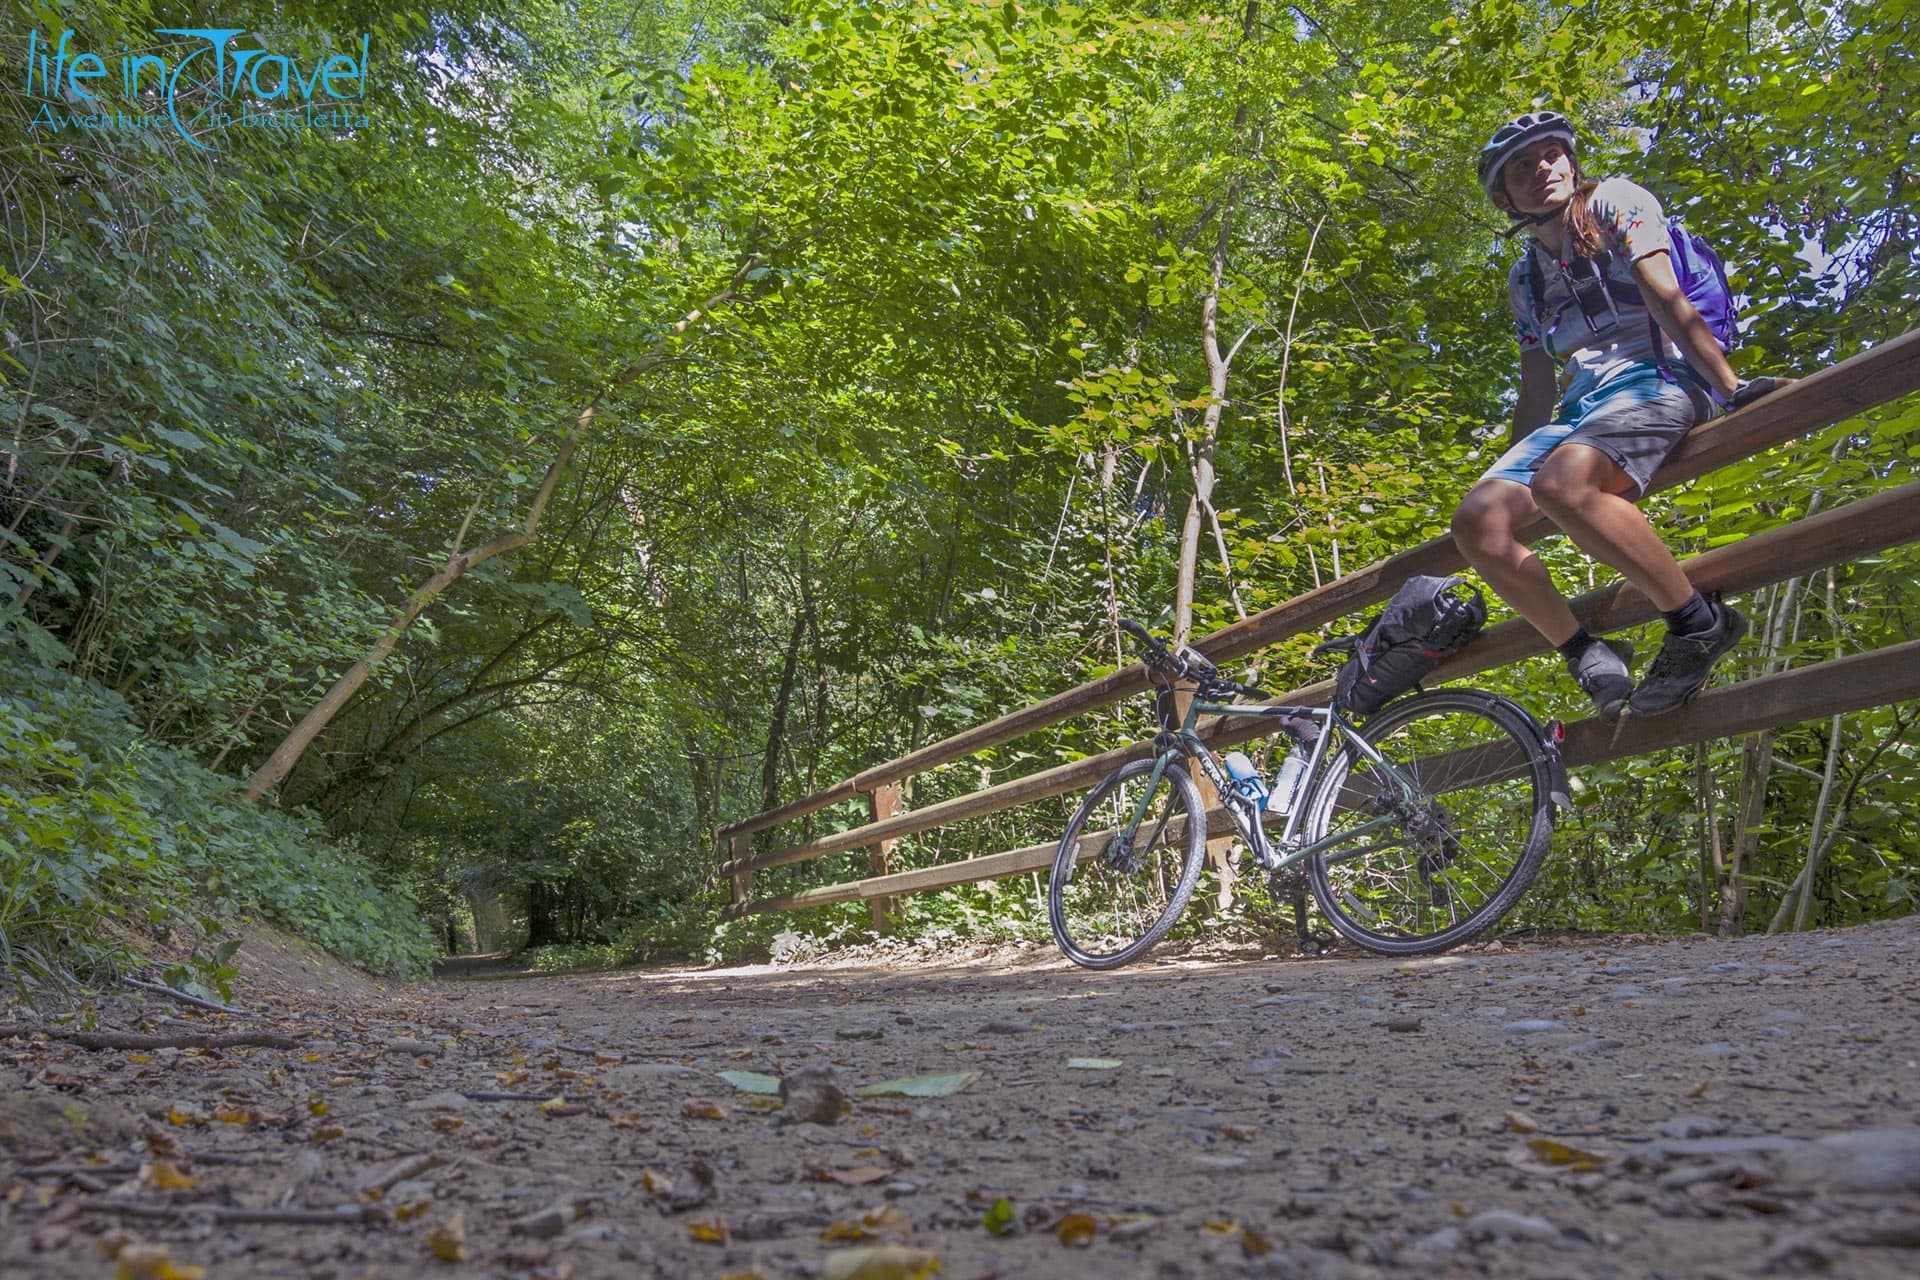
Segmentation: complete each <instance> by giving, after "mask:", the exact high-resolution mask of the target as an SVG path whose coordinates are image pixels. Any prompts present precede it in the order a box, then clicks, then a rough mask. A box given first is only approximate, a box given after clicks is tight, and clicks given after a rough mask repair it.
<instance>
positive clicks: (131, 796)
mask: <svg viewBox="0 0 1920 1280" xmlns="http://www.w3.org/2000/svg"><path fill="white" fill-rule="evenodd" d="M209 906H210V907H211V908H212V909H213V910H214V912H215V913H216V914H220V915H225V914H230V913H233V912H236V911H242V910H254V911H258V912H259V913H260V914H261V915H263V916H265V917H266V918H268V919H270V920H272V921H274V922H275V923H277V924H279V925H282V926H284V927H286V928H288V929H290V930H292V931H293V932H295V933H298V934H300V935H302V936H304V937H306V938H308V939H310V940H311V941H313V942H315V943H318V944H319V945H320V946H322V947H325V948H326V949H327V950H329V951H331V952H333V953H334V954H336V955H338V956H340V957H341V958H343V959H346V960H349V961H351V962H352V963H354V964H357V965H360V966H362V967H364V968H367V969H370V970H373V971H374V972H377V973H383V974H389V975H393V976H396V977H411V976H416V975H418V974H421V973H424V972H425V971H426V968H427V965H428V963H429V962H430V960H431V959H432V956H433V955H434V951H435V948H434V944H433V940H432V938H431V937H430V935H429V934H428V933H427V931H426V929H425V928H424V926H423V925H422V924H421V922H420V918H419V912H418V910H417V909H416V906H415V904H414V901H413V899H412V896H411V895H410V894H409V893H408V892H407V890H406V889H405V888H404V887H403V886H402V885H400V884H398V883H396V882H394V881H392V880H391V879H390V878H389V877H387V876H385V875H383V874H382V873H381V872H380V870H379V869H378V868H377V867H376V866H375V865H374V864H373V863H372V862H371V861H370V860H369V859H368V858H366V857H365V856H364V855H362V854H361V853H360V852H359V851H358V850H356V849H355V848H354V847H353V846H352V845H351V844H350V843H343V842H339V841H334V840H329V839H327V838H325V837H324V836H321V835H317V834H315V833H314V831H313V830H312V829H311V827H310V826H308V825H307V824H303V823H302V822H301V820H300V818H299V816H298V815H293V814H285V813H281V812H279V811H276V810H271V809H263V808H254V807H250V806H248V805H245V804H244V803H242V802H241V801H239V800H238V798H237V797H236V794H235V790H234V786H233V783H232V780H230V779H228V778H223V777H221V776H220V775H219V774H216V773H214V772H212V771H211V770H209V769H206V768H205V767H203V766H202V765H200V764H199V763H198V762H196V761H194V760H193V759H191V758H190V757H188V756H186V755H184V754H182V753H180V752H178V751H174V750H172V749H170V748H168V747H165V746H162V745H159V744H157V743H155V742H153V741H151V740H150V739H147V738H146V737H144V736H143V735H142V734H141V732H140V730H139V727H138V726H137V725H136V724H135V722H134V719H133V717H132V715H131V714H130V712H129V711H128V709H127V707H126V705H125V703H124V702H122V701H121V699H120V698H119V697H118V696H117V695H116V694H114V693H113V692H111V691H110V690H107V689H105V688H103V687H101V686H100V685H97V684H93V683H91V682H88V681H84V680H78V679H75V678H73V677H70V676H66V675H61V674H59V673H56V672H53V671H49V670H47V669H44V668H39V669H33V668H28V667H23V666H21V665H19V664H7V665H6V666H5V667H4V670H3V671H0V967H4V968H5V970H6V972H7V974H8V976H9V977H10V979H11V980H12V982H13V984H14V985H15V987H16V988H17V989H19V990H20V991H22V992H23V993H25V994H28V995H31V994H33V993H35V992H37V991H43V990H47V989H50V988H58V987H62V986H65V985H68V984H70V983H72V982H74V981H76V980H83V981H84V980H95V979H99V978H102V977H108V976H111V975H112V974H113V973H114V972H115V971H117V970H119V969H121V968H122V967H124V966H125V965H126V964H128V963H129V962H131V961H132V960H133V958H134V957H132V956H131V955H130V954H129V953H128V951H127V949H126V947H125V945H124V944H122V943H120V942H117V941H115V939H114V935H113V932H112V929H111V925H112V923H113V922H115V921H118V920H124V919H128V918H133V919H137V920H138V921H140V922H141V923H142V924H144V925H145V926H146V927H148V928H150V929H153V930H156V931H158V932H160V933H162V934H166V933H168V932H171V931H175V930H181V929H194V928H196V927H198V926H197V925H196V924H195V922H196V921H197V920H198V917H199V915H200V913H201V912H202V911H203V910H205V909H206V908H207V907H209Z"/></svg>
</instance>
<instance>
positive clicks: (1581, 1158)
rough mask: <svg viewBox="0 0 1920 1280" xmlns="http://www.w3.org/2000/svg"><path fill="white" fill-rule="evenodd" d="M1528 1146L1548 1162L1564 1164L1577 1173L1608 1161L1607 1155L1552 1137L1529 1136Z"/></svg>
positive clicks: (1597, 1166) (1596, 1167)
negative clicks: (1597, 1153) (1569, 1144)
mask: <svg viewBox="0 0 1920 1280" xmlns="http://www.w3.org/2000/svg"><path fill="white" fill-rule="evenodd" d="M1527 1146H1528V1147H1529V1148H1531V1149H1532V1151H1533V1153H1534V1154H1535V1155H1537V1156H1539V1157H1540V1158H1541V1159H1542V1160H1545V1161H1546V1162H1547V1163H1548V1164H1552V1165H1564V1166H1565V1167H1567V1168H1570V1169H1572V1170H1573V1171H1574V1172H1576V1173H1583V1172H1585V1171H1586V1170H1588V1169H1598V1168H1599V1167H1600V1166H1601V1165H1604V1164H1605V1163H1606V1162H1607V1158H1606V1157H1605V1156H1602V1155H1596V1154H1594V1153H1593V1152H1591V1151H1582V1150H1580V1148H1578V1147H1570V1146H1568V1145H1567V1144H1566V1143H1564V1142H1555V1141H1554V1140H1553V1139H1552V1138H1528V1139H1527Z"/></svg>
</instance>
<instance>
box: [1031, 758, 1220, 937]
mask: <svg viewBox="0 0 1920 1280" xmlns="http://www.w3.org/2000/svg"><path fill="white" fill-rule="evenodd" d="M1153 767H1154V762H1153V761H1152V760H1135V761H1133V762H1132V763H1130V764H1125V765H1122V766H1121V767H1120V768H1118V769H1116V770H1114V771H1113V772H1112V773H1110V774H1108V775H1107V776H1106V777H1105V778H1103V779H1101V781H1100V785H1098V786H1096V787H1095V788H1094V789H1093V790H1092V791H1091V792H1089V793H1088V795H1087V798H1086V799H1084V800H1082V801H1081V802H1080V807H1079V808H1078V809H1076V810H1075V811H1074V814H1073V817H1072V819H1071V820H1070V821H1068V823H1067V830H1066V834H1065V835H1063V836H1061V838H1060V849H1059V851H1058V852H1057V853H1055V854H1054V858H1053V871H1052V874H1051V875H1050V876H1049V877H1048V880H1047V916H1048V919H1049V922H1050V923H1051V924H1052V925H1053V940H1054V941H1055V942H1057V943H1058V944H1059V945H1060V950H1061V951H1062V952H1064V953H1065V954H1066V957H1067V958H1068V959H1069V960H1071V961H1073V962H1074V963H1075V964H1077V965H1079V966H1081V967H1082V968H1086V969H1117V968H1119V967H1120V966H1121V965H1123V964H1126V963H1128V962H1129V961H1131V960H1134V959H1136V958H1138V957H1139V956H1140V954H1141V953H1142V952H1144V951H1146V949H1147V948H1148V947H1151V946H1152V945H1153V944H1154V943H1156V942H1158V941H1159V940H1160V939H1161V937H1162V936H1163V935H1165V933H1166V932H1167V930H1169V929H1171V928H1172V927H1173V926H1174V922H1175V921H1177V920H1179V919H1180V913H1181V912H1183V911H1185V910H1186V909H1187V902H1188V901H1189V900H1190V899H1191V898H1192V897H1193V890H1194V886H1196V885H1197V884H1199V882H1200V870H1201V868H1202V867H1203V866H1204V865H1205V863H1206V856H1207V822H1206V806H1205V805H1204V804H1203V803H1202V801H1201V799H1200V788H1199V787H1198V786H1197V785H1195V783H1194V781H1193V779H1192V778H1191V777H1190V776H1188V774H1187V770H1186V762H1185V761H1184V760H1183V759H1178V758H1176V759H1174V760H1172V761H1169V762H1168V764H1167V767H1166V768H1165V769H1164V770H1163V771H1162V772H1161V774H1160V777H1159V779H1158V781H1157V782H1155V783H1154V789H1153V794H1152V797H1151V802H1150V803H1149V805H1148V807H1147V816H1146V817H1145V818H1143V819H1142V821H1141V823H1140V827H1139V829H1138V830H1139V832H1141V833H1145V836H1146V838H1145V845H1146V847H1145V848H1144V849H1132V848H1127V847H1125V846H1119V845H1116V844H1115V843H1114V840H1115V838H1116V836H1117V834H1118V831H1117V829H1118V828H1119V827H1120V826H1122V825H1123V824H1125V823H1126V822H1128V821H1129V820H1130V819H1131V818H1132V815H1133V810H1134V807H1135V805H1136V804H1137V803H1138V801H1139V789H1138V787H1137V786H1134V787H1130V786H1129V785H1128V784H1130V783H1137V782H1140V781H1141V780H1143V779H1146V778H1148V777H1149V776H1150V775H1151V774H1152V773H1153ZM1163 797H1164V798H1163ZM1096 821H1098V822H1101V823H1102V824H1103V825H1102V826H1100V827H1092V828H1091V829H1090V826H1091V824H1092V823H1094V822H1096ZM1083 839H1085V840H1087V841H1089V842H1090V844H1091V846H1092V847H1091V849H1090V850H1088V851H1086V852H1084V853H1083V851H1082V850H1081V847H1080V845H1081V841H1082V840H1083ZM1182 844H1183V845H1184V849H1180V848H1179V845H1182ZM1176 852H1178V855H1179V857H1180V866H1179V874H1178V875H1177V876H1173V875H1171V874H1170V866H1169V864H1170V862H1171V861H1172V859H1171V857H1169V856H1165V855H1171V854H1174V853H1176ZM1070 926H1071V927H1070Z"/></svg>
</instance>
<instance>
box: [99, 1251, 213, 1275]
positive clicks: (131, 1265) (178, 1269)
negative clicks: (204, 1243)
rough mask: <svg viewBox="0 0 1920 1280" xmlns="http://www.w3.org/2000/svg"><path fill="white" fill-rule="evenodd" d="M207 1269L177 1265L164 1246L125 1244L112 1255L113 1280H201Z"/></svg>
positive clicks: (170, 1252)
mask: <svg viewBox="0 0 1920 1280" xmlns="http://www.w3.org/2000/svg"><path fill="white" fill-rule="evenodd" d="M206 1274H207V1269H206V1268H205V1267H201V1266H192V1267H183V1266H179V1265H177V1264H176V1263H175V1262H174V1260H173V1257H172V1250H171V1249H170V1248H169V1247H168V1246H166V1245H164V1244H126V1245H123V1246H121V1248H120V1249H119V1250H118V1251H117V1252H116V1253H115V1254H114V1265H113V1280H201V1277H203V1276H205V1275H206Z"/></svg>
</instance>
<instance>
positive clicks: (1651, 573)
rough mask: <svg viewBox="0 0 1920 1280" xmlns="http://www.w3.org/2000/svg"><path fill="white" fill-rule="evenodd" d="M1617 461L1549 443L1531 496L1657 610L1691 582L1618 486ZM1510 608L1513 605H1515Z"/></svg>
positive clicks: (1689, 589)
mask: <svg viewBox="0 0 1920 1280" xmlns="http://www.w3.org/2000/svg"><path fill="white" fill-rule="evenodd" d="M1630 488H1632V481H1631V480H1629V479H1628V477H1627V475H1626V473H1625V472H1623V471H1622V470H1621V469H1620V467H1619V464H1617V463H1616V462H1614V460H1613V459H1612V458H1609V457H1608V456H1607V455H1606V454H1604V453H1602V452H1600V450H1598V449H1594V448H1591V447H1589V446H1587V445H1584V444H1580V443H1578V442H1576V441H1569V442H1568V443H1566V444H1564V445H1562V446H1560V447H1559V448H1558V449H1555V450H1554V451H1553V452H1552V453H1551V454H1549V455H1548V456H1547V459H1546V461H1545V462H1542V463H1541V464H1540V469H1539V471H1537V472H1536V473H1535V474H1534V477H1533V500H1534V502H1535V503H1536V504H1537V505H1538V506H1539V508H1540V509H1541V510H1542V511H1543V512H1545V513H1546V515H1547V518H1548V519H1550V520H1552V521H1553V522H1554V523H1555V524H1557V525H1559V526H1560V527H1561V528H1562V529H1564V530H1566V534H1567V536H1568V537H1569V538H1572V539H1573V543H1574V545H1575V546H1577V547H1579V548H1580V549H1581V550H1582V551H1584V552H1586V553H1587V554H1588V555H1590V556H1592V557H1593V558H1594V559H1596V560H1598V561H1600V562H1601V563H1603V564H1607V565H1611V566H1613V567H1614V568H1615V569H1618V570H1619V571H1620V572H1621V573H1622V574H1623V575H1625V577H1626V579H1627V581H1628V582H1631V583H1632V584H1633V585H1634V586H1636V587H1638V588H1639V589H1640V591H1641V592H1642V593H1643V594H1644V595H1645V596H1646V597H1647V599H1649V600H1651V601H1652V602H1653V607H1654V608H1656V609H1658V610H1660V611H1661V612H1662V613H1666V612H1670V611H1671V610H1674V609H1678V608H1679V607H1680V606H1681V605H1683V604H1685V603H1686V602H1687V601H1688V600H1689V599H1690V598H1691V597H1692V595H1693V583H1691V582H1689V581H1688V580H1687V575H1686V573H1685V571H1684V570H1682V569H1681V568H1680V562H1679V561H1678V560H1676V559H1674V557H1673V552H1672V551H1671V550H1669V549H1668V547H1667V544H1666V543H1665V542H1663V541H1662V540H1661V538H1660V535H1659V534H1658V533H1655V532H1654V529H1653V526H1652V525H1651V524H1649V523H1647V517H1646V516H1645V515H1644V514H1642V512H1641V510H1640V508H1639V507H1637V506H1635V505H1634V504H1633V502H1632V500H1630V499H1629V498H1627V497H1626V496H1625V493H1624V491H1625V490H1628V489H1630ZM1515 607H1516V608H1517V607H1518V606H1515Z"/></svg>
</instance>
